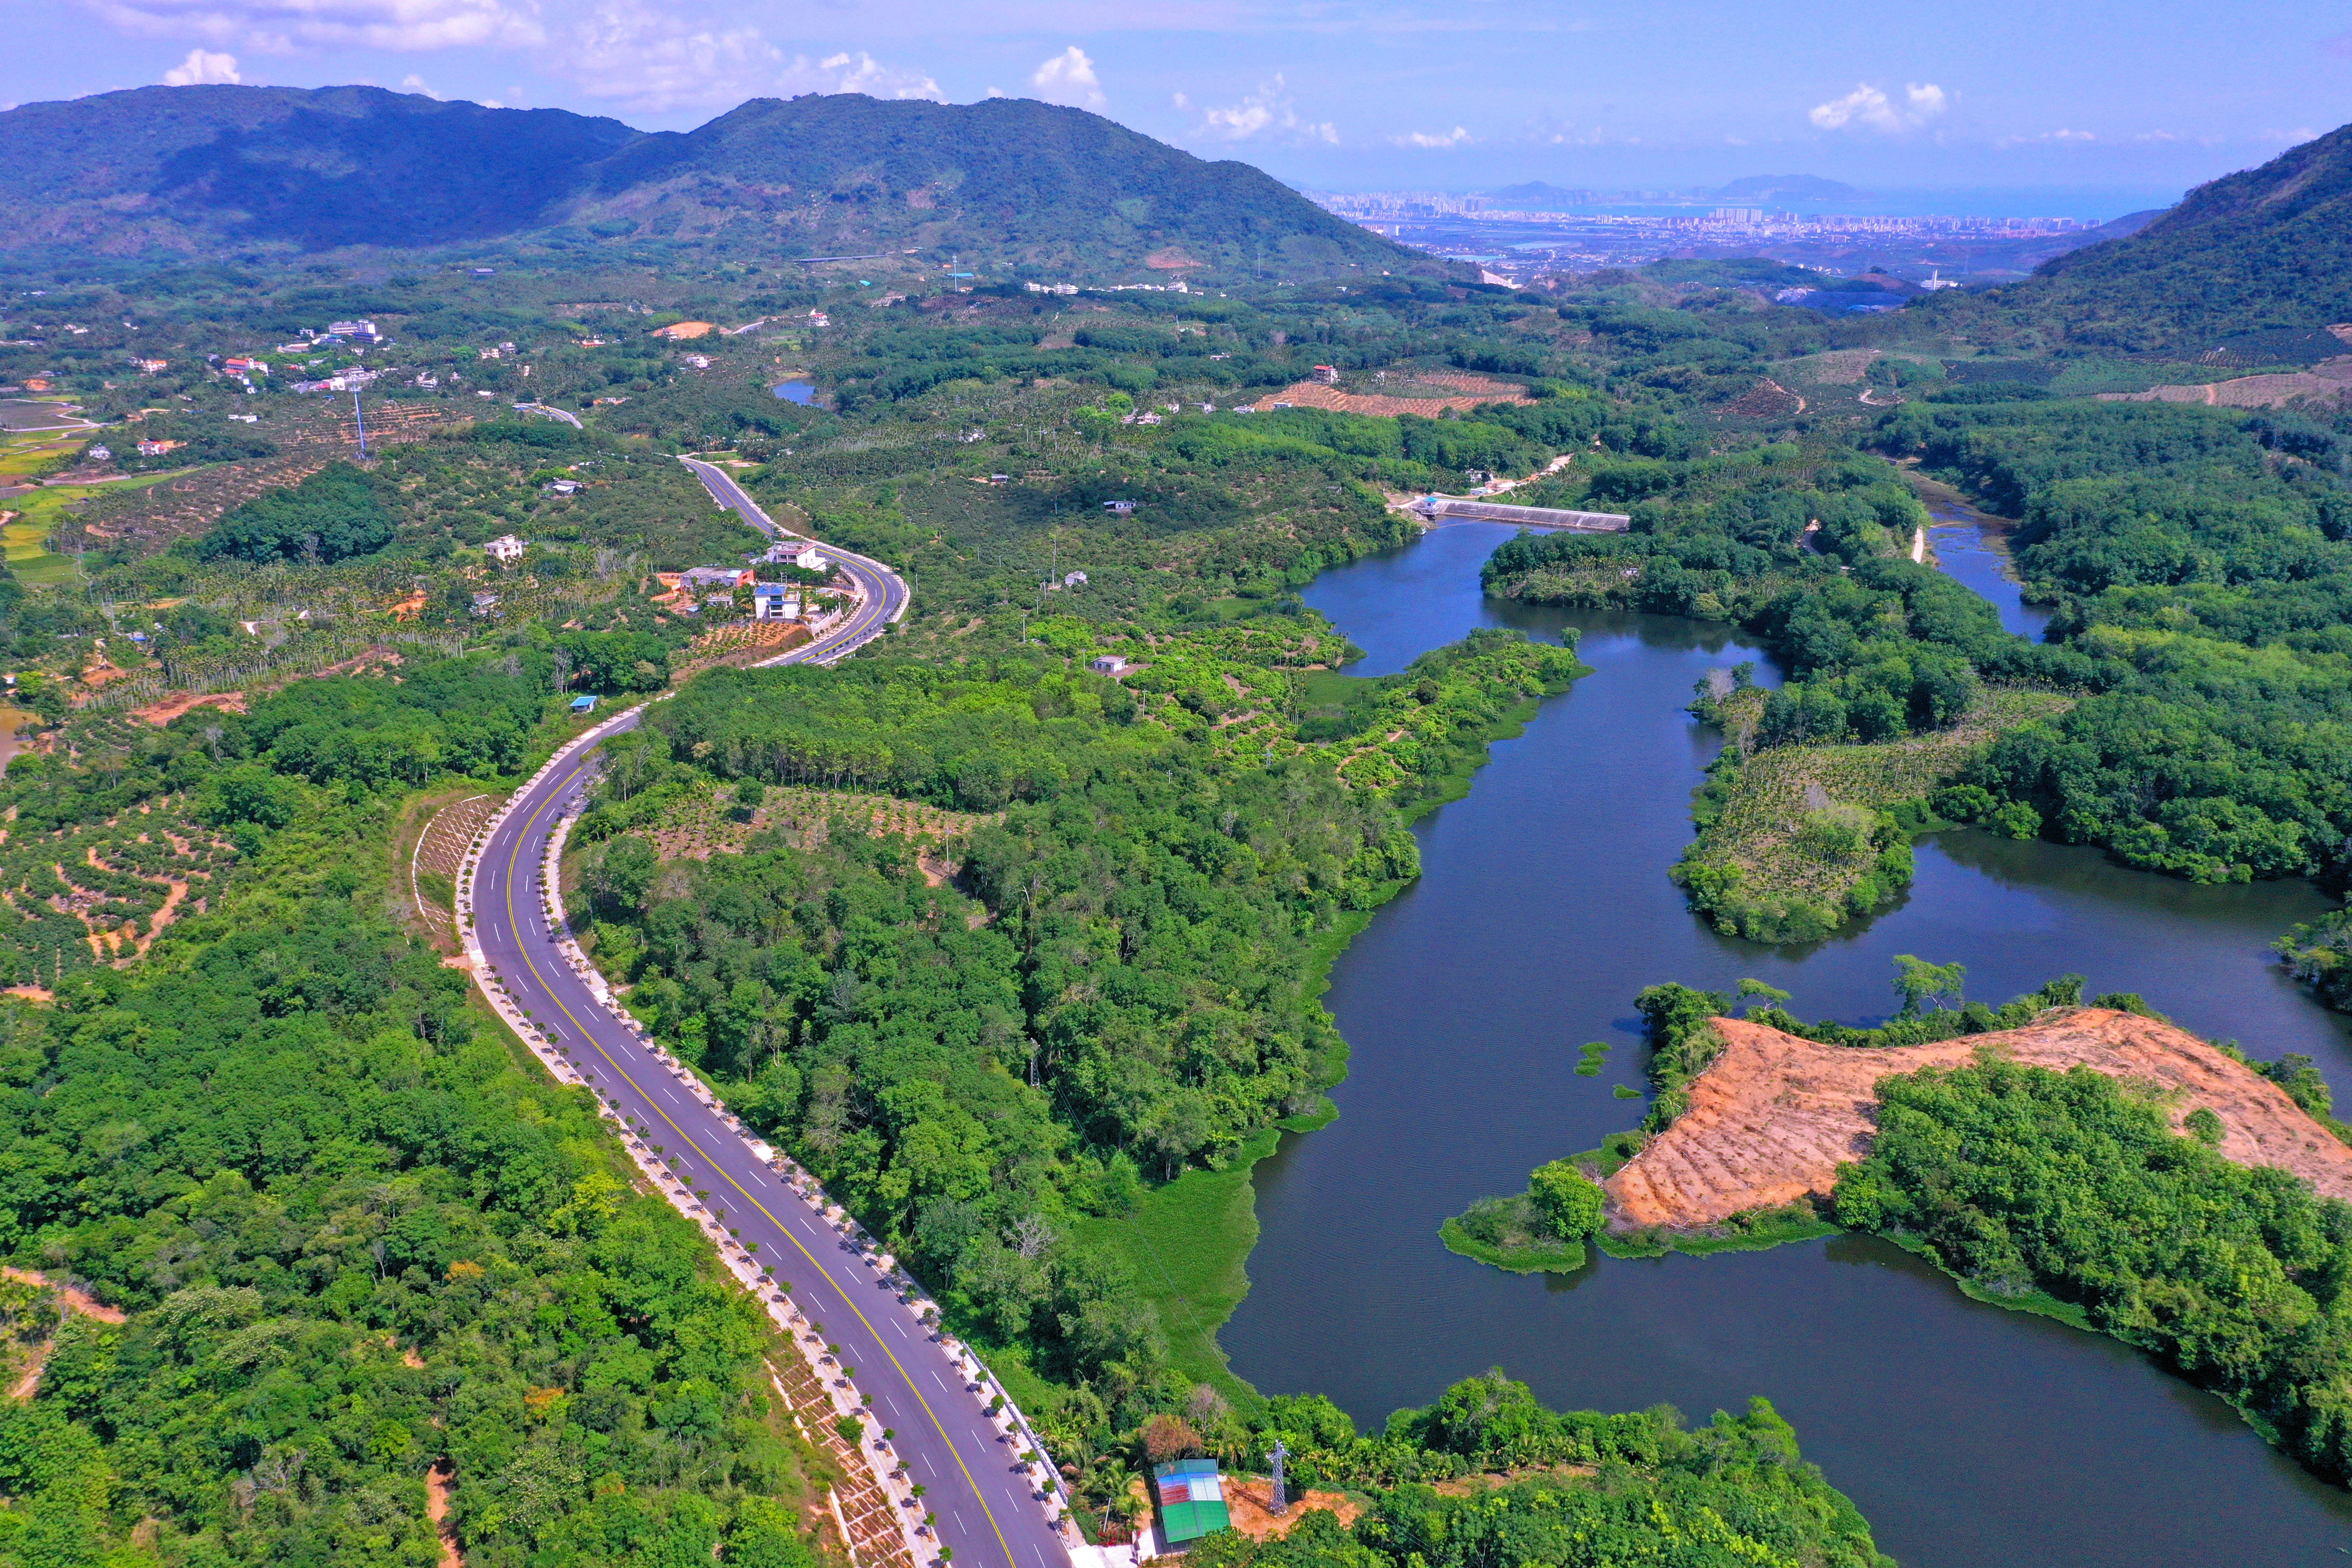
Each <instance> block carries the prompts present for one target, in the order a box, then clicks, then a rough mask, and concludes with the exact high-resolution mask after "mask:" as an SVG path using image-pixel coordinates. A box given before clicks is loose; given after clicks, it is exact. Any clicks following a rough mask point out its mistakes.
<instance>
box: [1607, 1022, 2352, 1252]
mask: <svg viewBox="0 0 2352 1568" xmlns="http://www.w3.org/2000/svg"><path fill="white" fill-rule="evenodd" d="M1715 1026H1716V1028H1717V1030H1718V1031H1719V1032H1720V1033H1721V1034H1722V1036H1723V1038H1724V1041H1725V1047H1724V1050H1723V1054H1722V1055H1721V1056H1719V1057H1717V1058H1716V1060H1715V1062H1714V1063H1713V1064H1712V1065H1711V1066H1709V1067H1708V1068H1707V1069H1706V1071H1705V1072H1703V1073H1701V1074H1699V1076H1698V1077H1697V1078H1696V1079H1693V1080H1692V1081H1691V1086H1690V1109H1689V1110H1687V1111H1685V1112H1684V1114H1683V1115H1682V1116H1681V1117H1680V1118H1679V1119H1678V1120H1676V1121H1675V1124H1674V1125H1673V1126H1671V1127H1669V1128H1667V1129H1666V1130H1665V1131H1664V1132H1662V1133H1660V1134H1658V1136H1657V1137H1655V1138H1654V1139H1652V1140H1651V1141H1650V1143H1649V1146H1648V1147H1647V1148H1645V1149H1643V1151H1642V1152H1641V1153H1639V1154H1637V1155H1635V1156H1634V1157H1633V1159H1632V1160H1631V1161H1629V1162H1628V1163H1626V1164H1625V1166H1624V1168H1623V1169H1622V1170H1620V1171H1619V1172H1618V1173H1616V1174H1615V1175H1613V1176H1612V1177H1610V1178H1609V1180H1608V1182H1607V1183H1606V1184H1605V1185H1606V1187H1607V1188H1608V1191H1609V1195H1610V1198H1611V1200H1612V1219H1613V1222H1614V1223H1616V1224H1618V1225H1621V1226H1653V1225H1663V1226H1676V1227H1690V1226H1705V1225H1712V1224H1715V1223H1717V1221H1720V1220H1723V1219H1726V1218H1728V1217H1729V1216H1730V1215H1735V1214H1739V1213H1741V1212H1743V1211H1745V1210H1748V1209H1759V1208H1777V1207H1779V1206H1780V1205H1783V1204H1789V1203H1793V1202H1795V1201H1796V1200H1797V1199H1799V1198H1801V1197H1806V1196H1809V1195H1812V1194H1826V1193H1828V1192H1829V1190H1830V1189H1831V1187H1832V1186H1833V1185H1834V1184H1835V1183H1836V1180H1837V1168H1838V1166H1839V1165H1840V1164H1841V1163H1845V1162H1847V1161H1852V1160H1859V1159H1861V1158H1863V1157H1864V1155H1865V1154H1867V1153H1868V1152H1870V1143H1871V1139H1872V1138H1873V1137H1874V1135H1875V1133H1876V1131H1877V1122H1878V1097H1877V1084H1878V1081H1879V1079H1884V1078H1887V1077H1890V1076H1892V1075H1894V1074H1896V1073H1906V1072H1916V1071H1917V1070H1918V1069H1919V1068H1925V1067H1959V1066H1965V1065H1967V1064H1968V1063H1969V1062H1971V1061H1973V1060H1975V1058H1976V1054H1977V1053H1978V1052H1979V1051H1980V1050H1985V1049H1988V1048H1990V1050H1992V1051H1994V1052H1995V1053H1997V1054H1999V1055H2000V1056H2002V1057H2005V1058H2009V1059H2010V1060H2012V1061H2018V1062H2023V1063H2027V1064H2029V1065H2032V1066H2035V1067H2047V1068H2056V1069H2058V1070H2060V1071H2063V1070H2065V1069H2066V1068H2072V1067H2076V1066H2083V1067H2089V1068H2094V1069H2095V1070H2096V1071H2099V1072H2103V1073H2107V1074H2110V1075H2112V1076H2114V1077H2116V1078H2129V1079H2141V1080H2143V1081H2146V1082H2149V1083H2153V1084H2155V1085H2157V1086H2158V1088H2160V1089H2164V1090H2166V1091H2168V1093H2169V1094H2170V1097H2171V1099H2170V1105H2169V1110H2170V1114H2171V1117H2172V1124H2173V1126H2174V1127H2175V1128H2178V1127H2179V1125H2180V1123H2181V1121H2182V1120H2183V1119H2184V1118H2185V1117H2187V1116H2188V1114H2189V1112H2190V1111H2192V1110H2196V1109H2197V1108H2198V1107H2199V1106H2200V1105H2201V1106H2203V1107H2205V1108H2207V1109H2208V1110H2211V1111H2212V1112H2213V1114H2214V1115H2216V1116H2218V1117H2220V1118H2221V1126H2222V1129H2223V1136H2222V1140H2221V1152H2222V1153H2223V1154H2225V1155H2227V1156H2229V1157H2230V1158H2231V1159H2232V1160H2235V1161H2237V1162H2238V1163H2241V1164H2244V1165H2275V1166H2278V1167H2280V1168H2282V1169H2284V1170H2289V1171H2292V1172H2294V1173H2295V1174H2296V1175H2298V1176H2301V1177H2303V1178H2304V1179H2305V1180H2306V1181H2308V1182H2310V1183H2311V1184H2312V1185H2313V1186H2314V1187H2315V1188H2317V1189H2318V1190H2319V1191H2320V1192H2322V1193H2325V1194H2327V1195H2329V1196H2331V1197H2338V1198H2345V1199H2352V1148H2347V1146H2346V1145H2344V1144H2343V1143H2340V1142H2337V1141H2336V1139H2335V1138H2334V1137H2333V1136H2332V1135H2330V1134H2329V1132H2328V1131H2327V1130H2326V1128H2323V1127H2321V1126H2320V1125H2319V1124H2318V1123H2317V1122H2315V1121H2312V1119H2311V1118H2310V1117H2308V1116H2306V1115H2305V1114H2304V1111H2303V1109H2302V1108H2301V1107H2300V1106H2298V1105H2296V1104H2295V1103H2294V1100H2289V1099H2288V1098H2287V1096H2286V1092H2285V1091H2284V1089H2280V1088H2279V1087H2278V1086H2277V1085H2276V1084H2273V1083H2272V1082H2271V1081H2270V1080H2269V1079H2265V1078H2263V1077H2262V1076H2261V1075H2260V1074H2258V1073H2256V1072H2255V1071H2254V1070H2253V1069H2252V1068H2249V1067H2247V1066H2246V1065H2245V1064H2244V1063H2243V1062H2240V1061H2236V1060H2234V1059H2232V1058H2230V1057H2227V1056H2224V1055H2223V1054H2222V1053H2221V1052H2220V1051H2218V1050H2215V1049H2214V1048H2213V1047H2211V1046H2209V1045H2207V1044H2206V1043H2205V1042H2204V1041H2202V1040H2200V1039H2199V1038H2197V1037H2195V1036H2194V1035H2190V1034H2188V1033H2186V1032H2184V1031H2182V1030H2179V1029H2176V1028H2174V1027H2172V1026H2170V1025H2168V1024H2159V1023H2157V1022H2156V1021H2155V1020H2153V1019H2150V1018H2142V1017H2139V1016H2136V1015H2133V1014H2130V1013H2117V1012H2113V1011H2110V1010H2108V1009H2105V1008H2100V1007H2078V1008H2072V1009H2068V1010H2066V1011H2063V1012H2056V1013H2052V1014H2049V1015H2046V1016H2044V1017H2043V1018H2042V1019H2041V1020H2039V1021H2037V1022H2035V1023H2032V1024H2030V1025H2028V1026H2025V1027H2024V1028H2021V1029H2009V1030H2004V1031H2001V1032H2000V1033H1997V1034H1990V1035H1970V1036H1967V1037H1962V1038H1960V1039H1956V1040H1944V1041H1940V1042H1938V1043H1937V1044H1935V1045H1927V1046H1897V1047H1888V1048H1886V1049H1882V1050H1869V1049H1857V1048H1855V1047H1847V1046H1824V1045H1819V1044H1816V1043H1815V1042H1813V1041H1811V1040H1805V1039H1800V1038H1798V1037H1796V1036H1794V1035H1787V1034H1783V1033H1781V1032H1780V1030H1778V1029H1773V1028H1768V1027H1766V1026H1763V1025H1761V1024H1750V1023H1746V1022H1743V1021H1742V1020H1740V1019H1738V1018H1717V1019H1716V1020H1715Z"/></svg>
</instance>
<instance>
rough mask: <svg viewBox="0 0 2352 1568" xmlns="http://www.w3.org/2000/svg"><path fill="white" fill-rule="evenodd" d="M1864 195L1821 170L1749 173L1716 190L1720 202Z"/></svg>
mask: <svg viewBox="0 0 2352 1568" xmlns="http://www.w3.org/2000/svg"><path fill="white" fill-rule="evenodd" d="M1858 195H1862V193H1861V192H1860V191H1859V190H1856V189H1855V188H1854V187H1853V186H1852V185H1849V184H1846V183H1845V182H1844V181H1843V180H1825V179H1823V178H1822V176H1821V175H1819V174H1749V175H1748V176H1747V177H1745V178H1744V179H1738V180H1734V181H1732V182H1731V183H1730V184H1727V185H1725V186H1722V187H1721V188H1719V189H1718V190H1717V192H1716V193H1715V199H1716V200H1717V201H1719V202H1842V201H1844V200H1846V199H1847V198H1849V197H1852V196H1858Z"/></svg>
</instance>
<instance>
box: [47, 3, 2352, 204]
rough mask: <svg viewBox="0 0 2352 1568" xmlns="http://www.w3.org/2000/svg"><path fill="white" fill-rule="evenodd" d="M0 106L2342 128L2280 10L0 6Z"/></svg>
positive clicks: (1466, 136) (2345, 58)
mask: <svg viewBox="0 0 2352 1568" xmlns="http://www.w3.org/2000/svg"><path fill="white" fill-rule="evenodd" d="M9 10H10V12H11V26H10V29H9V36H10V40H11V46H12V47H11V48H10V49H9V50H8V51H7V52H6V54H5V58H0V104H5V103H11V102H27V101H32V100H39V99H54V98H70V97H77V96H79V95H81V94H84V93H90V92H100V91H104V90H107V89H112V88H123V87H137V86H143V85H147V84H150V83H162V82H184V81H219V80H239V81H245V82H259V83H268V84H277V85H287V86H302V87H313V86H323V85H328V84H331V83H339V82H349V81H364V82H372V83H374V84H375V85H378V86H382V87H387V88H404V89H407V90H411V91H424V92H430V93H433V94H436V95H437V96H442V97H452V98H470V99H475V100H480V101H485V102H496V103H500V104H505V105H509V106H520V107H529V108H546V107H553V108H562V109H570V110H578V111H581V112H584V113H596V114H609V115H613V116H614V117H616V118H618V119H621V120H624V121H627V122H628V123H630V124H632V125H636V126H641V127H644V128H646V129H649V130H660V129H685V128H688V127H690V126H693V125H696V124H699V123H700V122H702V121H705V120H707V119H709V118H710V117H711V116H712V115H714V114H717V113H719V112H721V111H723V110H726V109H728V108H730V107H731V106H732V105H734V104H736V103H738V102H740V101H741V100H743V99H745V98H749V97H754V96H760V95H787V96H788V95H791V94H793V93H799V92H809V91H840V90H855V91H865V92H869V93H872V94H875V95H876V96H878V97H891V96H920V97H929V98H940V99H944V100H949V101H953V102H966V101H970V100H974V99H977V98H981V97H982V96H985V95H988V94H991V93H1005V94H1010V95H1013V96H1015V97H1034V98H1045V99H1050V100H1055V101H1057V102H1063V103H1070V104H1076V105H1078V106H1080V107H1084V108H1087V109H1093V110H1097V111H1099V112H1102V113H1105V114H1108V115H1109V116H1110V117H1112V118H1113V119H1116V120H1118V121H1121V122H1122V123H1125V124H1128V125H1130V126H1133V127H1134V128H1136V129H1137V130H1139V131H1142V132H1147V133H1149V134H1150V135H1153V136H1157V137H1160V138H1161V139H1163V140H1166V141H1170V142H1175V143H1177V144H1178V145H1180V146H1183V147H1186V148H1188V149H1190V150H1192V151H1193V152H1196V153H1201V154H1202V155H1203V156H1211V157H1237V158H1242V159H1244V160H1246V161H1248V162H1251V163H1256V164H1258V165H1260V166H1261V167H1263V168H1265V169H1267V170H1269V171H1271V172H1272V173H1274V174H1277V175H1280V176H1281V177H1283V178H1285V179H1288V180H1292V181H1294V182H1297V183H1299V184H1308V185H1316V186H1327V187H1329V188H1334V189H1367V188H1375V187H1425V188H1436V189H1456V190H1461V189H1474V188H1477V187H1480V186H1491V185H1496V184H1507V183H1512V182H1516V181H1520V180H1531V179H1535V180H1549V181H1551V182H1554V183H1556V184H1570V185H1595V184H1597V185H1607V186H1612V187H1622V186H1651V185H1686V184H1713V183H1718V182H1721V181H1723V180H1727V179H1729V178H1732V177H1735V176H1738V175H1741V174H1790V173H1804V174H1824V175H1828V176H1831V177H1832V178H1838V179H1844V180H1849V181H1852V182H1853V183H1855V184H1862V185H1864V186H1867V187H1872V188H1877V189H1909V190H1917V189H1921V188H1967V189H1971V190H1976V191H1980V192H1981V191H2012V192H2019V193H2021V199H2022V194H2023V193H2026V192H2032V193H2035V195H2034V197H2033V199H2035V200H2039V201H2042V202H2043V203H2044V205H2047V204H2048V203H2049V202H2051V201H2054V200H2055V199H2056V195H2054V194H2053V193H2064V192H2074V193H2077V194H2078V195H2079V198H2080V199H2079V201H2078V203H2077V205H2084V206H2086V207H2087V206H2090V205H2105V206H2116V209H2117V210H2120V206H2119V205H2117V204H2119V203H2127V202H2128V201H2129V200H2130V199H2132V198H2134V197H2137V196H2139V195H2159V194H2160V195H2167V196H2168V195H2174V194H2177V193H2178V192H2179V190H2181V189H2182V188H2184V187H2185V186H2187V185H2189V184H2195V183H2196V182H2198V181H2200V180H2204V179H2210V178H2211V177H2212V176H2214V175H2216V174H2222V173H2226V172H2227V171H2229V170H2231V169H2235V168H2242V167H2244V166H2246V165H2249V164H2252V163H2260V162H2262V161H2263V160H2264V159H2266V158H2268V157H2270V156H2272V155H2273V154H2274V153H2277V152H2279V151H2280V150H2281V149H2283V148H2284V147H2286V146H2288V145H2290V144H2291V143H2293V142H2296V141H2301V140H2305V139H2306V138H2308V137H2310V136H2311V135H2314V134H2315V133H2318V132H2324V131H2326V130H2329V129H2332V128H2334V127H2335V126H2336V125H2338V124H2340V123H2342V122H2344V121H2347V120H2352V6H2347V5H2343V4H2333V5H2320V4H2311V3H2295V0H2231V4H2229V5H2214V4H2212V3H2211V0H2196V3H2191V0H2133V3H2130V4H2125V3H2120V0H2087V3H2086V0H2073V3H2071V4H2070V3H2065V0H1945V3H1943V4H1940V5H1938V4H1935V3H1934V0H1915V3H1914V4H1911V5H1901V6H1885V7H1878V8H1872V7H1868V6H1858V5H1852V4H1850V3H1846V4H1837V5H1831V4H1826V3H1822V0H1775V3H1773V4H1769V5H1765V4H1749V3H1745V0H1738V3H1734V0H1713V3H1699V0H1650V3H1649V4H1646V5H1626V4H1623V3H1622V0H1619V3H1617V4H1612V5H1596V4H1585V3H1582V0H1575V3H1558V0H1443V3H1441V0H1158V3H1156V4H1155V3H1150V0H1117V3H1112V0H1056V3H1055V4H1042V3H1039V0H953V3H950V0H899V3H898V4H895V5H876V4H871V3H868V4H856V5H853V4H843V3H832V4H828V3H822V0H817V3H807V0H803V3H794V0H12V4H11V5H10V6H9Z"/></svg>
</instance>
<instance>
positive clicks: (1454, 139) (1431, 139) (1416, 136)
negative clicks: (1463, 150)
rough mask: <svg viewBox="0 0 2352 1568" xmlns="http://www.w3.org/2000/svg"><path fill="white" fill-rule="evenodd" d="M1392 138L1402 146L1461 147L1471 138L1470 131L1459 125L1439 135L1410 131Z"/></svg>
mask: <svg viewBox="0 0 2352 1568" xmlns="http://www.w3.org/2000/svg"><path fill="white" fill-rule="evenodd" d="M1390 140H1391V141H1392V142H1395V143H1396V144H1397V145H1398V146H1400V147H1459V146H1461V145H1462V144H1463V143H1465V142H1468V141H1469V140H1470V132H1467V131H1465V130H1464V129H1463V128H1462V127H1461V126H1459V125H1457V126H1455V127H1454V129H1453V130H1451V131H1447V132H1443V133H1441V134H1438V135H1432V134H1430V133H1429V132H1426V131H1409V132H1405V133H1404V134H1403V135H1402V136H1394V137H1391V138H1390Z"/></svg>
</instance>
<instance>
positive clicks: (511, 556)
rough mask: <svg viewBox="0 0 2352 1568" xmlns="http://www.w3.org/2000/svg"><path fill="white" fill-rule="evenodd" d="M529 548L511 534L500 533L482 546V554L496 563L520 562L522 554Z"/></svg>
mask: <svg viewBox="0 0 2352 1568" xmlns="http://www.w3.org/2000/svg"><path fill="white" fill-rule="evenodd" d="M528 549H530V546H529V545H528V544H525V543H524V542H522V541H521V540H520V539H517V538H516V537H515V536H514V535H513V534H511V533H501V534H500V535H499V536H498V537H497V538H496V539H493V540H491V541H490V542H488V544H485V545H483V546H482V553H483V554H485V555H487V556H488V557H489V558H490V559H491V560H493V561H498V562H507V561H520V560H521V559H522V552H524V551H526V550H528Z"/></svg>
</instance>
